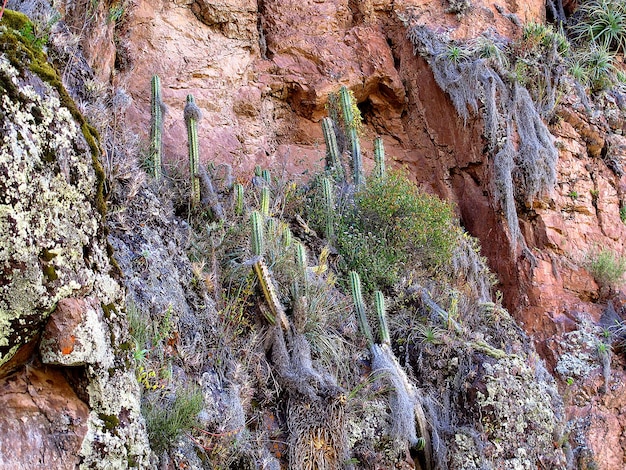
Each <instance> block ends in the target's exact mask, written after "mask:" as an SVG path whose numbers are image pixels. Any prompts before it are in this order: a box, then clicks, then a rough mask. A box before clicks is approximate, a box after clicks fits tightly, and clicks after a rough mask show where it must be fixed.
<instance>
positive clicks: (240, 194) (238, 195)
mask: <svg viewBox="0 0 626 470" xmlns="http://www.w3.org/2000/svg"><path fill="white" fill-rule="evenodd" d="M233 194H234V196H235V215H243V211H244V208H245V199H244V190H243V185H242V184H239V183H235V187H234V191H233Z"/></svg>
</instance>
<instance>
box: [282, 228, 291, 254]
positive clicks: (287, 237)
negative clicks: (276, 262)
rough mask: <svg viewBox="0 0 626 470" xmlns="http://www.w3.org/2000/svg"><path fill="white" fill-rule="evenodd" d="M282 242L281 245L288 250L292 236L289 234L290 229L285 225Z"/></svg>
mask: <svg viewBox="0 0 626 470" xmlns="http://www.w3.org/2000/svg"><path fill="white" fill-rule="evenodd" d="M282 240H283V245H284V246H285V247H286V248H289V247H290V246H291V244H292V243H293V235H292V233H291V229H290V228H289V227H288V226H287V225H285V227H283V236H282Z"/></svg>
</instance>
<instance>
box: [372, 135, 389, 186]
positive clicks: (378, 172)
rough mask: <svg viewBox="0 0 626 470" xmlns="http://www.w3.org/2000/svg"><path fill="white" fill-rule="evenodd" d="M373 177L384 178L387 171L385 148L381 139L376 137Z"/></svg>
mask: <svg viewBox="0 0 626 470" xmlns="http://www.w3.org/2000/svg"><path fill="white" fill-rule="evenodd" d="M374 162H375V165H374V176H375V177H376V178H384V177H385V174H386V172H387V170H386V169H385V147H384V145H383V139H382V138H380V137H376V140H374Z"/></svg>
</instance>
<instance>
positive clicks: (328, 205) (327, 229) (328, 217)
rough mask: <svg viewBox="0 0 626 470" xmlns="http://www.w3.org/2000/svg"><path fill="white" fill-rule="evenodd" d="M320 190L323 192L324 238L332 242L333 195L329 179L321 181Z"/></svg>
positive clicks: (333, 235)
mask: <svg viewBox="0 0 626 470" xmlns="http://www.w3.org/2000/svg"><path fill="white" fill-rule="evenodd" d="M322 188H323V190H324V206H325V207H324V208H325V211H324V218H325V224H324V236H325V237H326V239H327V240H329V241H330V240H332V239H333V238H334V237H335V229H334V215H335V201H334V194H333V187H332V183H331V181H330V179H329V178H323V179H322Z"/></svg>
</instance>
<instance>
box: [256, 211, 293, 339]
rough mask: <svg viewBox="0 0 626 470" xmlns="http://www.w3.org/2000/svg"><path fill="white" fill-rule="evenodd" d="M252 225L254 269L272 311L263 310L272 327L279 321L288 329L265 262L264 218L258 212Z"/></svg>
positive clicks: (287, 323) (285, 317)
mask: <svg viewBox="0 0 626 470" xmlns="http://www.w3.org/2000/svg"><path fill="white" fill-rule="evenodd" d="M250 225H251V231H252V236H251V245H252V254H253V255H254V256H255V259H254V260H253V263H252V269H253V271H254V273H255V274H256V277H257V279H258V280H259V284H260V285H261V290H262V291H263V297H264V298H265V301H266V302H267V305H268V306H269V309H270V311H269V312H268V311H267V310H263V314H264V315H265V318H266V319H267V321H268V322H270V323H271V324H272V325H275V324H276V321H278V322H279V323H280V324H281V326H282V327H283V328H284V329H288V328H289V321H288V320H287V316H286V315H285V309H284V308H283V306H282V304H281V303H280V300H279V299H278V295H277V294H276V287H275V286H274V283H273V281H272V278H271V276H270V273H269V269H267V265H266V264H265V261H264V260H263V216H262V215H261V214H260V213H259V212H258V211H254V212H252V214H250Z"/></svg>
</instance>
